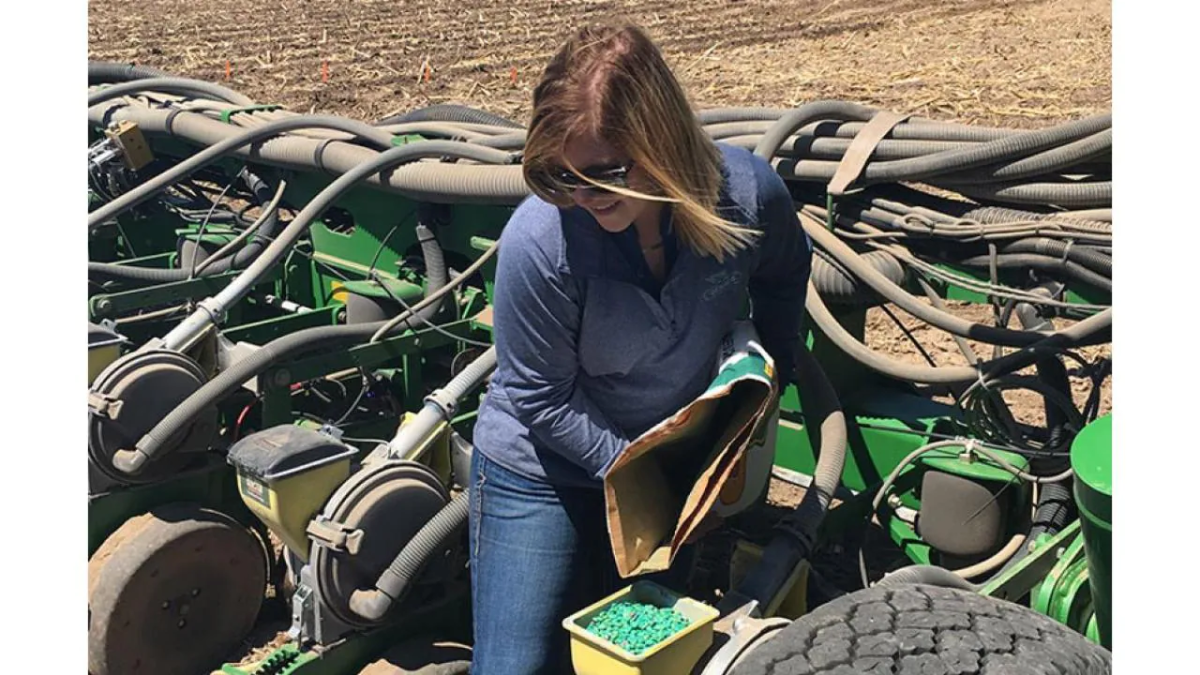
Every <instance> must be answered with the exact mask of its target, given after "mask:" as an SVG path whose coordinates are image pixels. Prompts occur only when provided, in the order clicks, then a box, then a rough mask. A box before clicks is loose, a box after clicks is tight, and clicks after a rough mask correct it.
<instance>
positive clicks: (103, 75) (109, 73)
mask: <svg viewBox="0 0 1200 675" xmlns="http://www.w3.org/2000/svg"><path fill="white" fill-rule="evenodd" d="M151 77H172V75H171V74H170V73H167V72H165V71H162V70H159V69H157V68H150V67H148V66H135V65H132V64H129V63H118V62H116V61H88V86H95V85H97V84H108V83H110V82H129V81H130V80H144V79H147V78H151Z"/></svg>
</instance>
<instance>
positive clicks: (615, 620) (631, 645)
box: [587, 601, 690, 656]
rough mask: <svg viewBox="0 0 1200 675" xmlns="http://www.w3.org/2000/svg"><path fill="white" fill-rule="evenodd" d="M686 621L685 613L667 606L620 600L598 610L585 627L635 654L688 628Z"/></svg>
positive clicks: (593, 633)
mask: <svg viewBox="0 0 1200 675" xmlns="http://www.w3.org/2000/svg"><path fill="white" fill-rule="evenodd" d="M689 623H690V622H689V621H688V619H687V617H685V616H684V615H682V614H680V613H679V612H678V611H677V610H675V609H672V608H670V607H655V606H654V605H647V604H644V603H640V602H628V601H621V602H617V603H613V604H612V605H610V606H608V607H606V608H605V609H604V610H603V611H601V612H600V613H599V614H597V615H596V616H595V618H593V619H592V621H591V623H589V624H588V625H587V630H588V632H589V633H591V634H592V635H595V636H596V637H600V638H603V639H605V640H608V641H609V642H611V643H613V644H615V645H617V646H618V647H620V648H622V649H624V650H625V651H627V652H629V653H630V654H633V655H634V656H638V655H640V654H641V653H642V652H644V651H646V650H647V649H650V648H651V647H653V646H654V645H657V644H658V643H660V642H662V641H663V640H666V639H667V638H669V637H671V636H672V635H674V634H676V633H678V632H679V631H681V630H683V629H684V628H687V627H688V624H689Z"/></svg>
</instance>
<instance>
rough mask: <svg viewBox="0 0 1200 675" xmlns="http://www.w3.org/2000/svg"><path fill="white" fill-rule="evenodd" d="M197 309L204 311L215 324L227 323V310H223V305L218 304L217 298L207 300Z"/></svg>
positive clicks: (199, 304) (198, 305) (197, 306)
mask: <svg viewBox="0 0 1200 675" xmlns="http://www.w3.org/2000/svg"><path fill="white" fill-rule="evenodd" d="M196 309H200V310H204V313H205V314H207V315H208V318H209V319H210V320H211V321H212V322H213V323H214V324H218V325H219V324H221V323H223V322H224V321H225V310H224V309H222V307H221V303H219V302H217V299H216V298H206V299H204V300H202V301H200V302H199V303H198V304H197V305H196Z"/></svg>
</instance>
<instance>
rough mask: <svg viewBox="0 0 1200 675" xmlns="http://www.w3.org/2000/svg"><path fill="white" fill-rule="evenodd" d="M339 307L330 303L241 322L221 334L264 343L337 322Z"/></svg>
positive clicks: (233, 340) (232, 339)
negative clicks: (307, 310)
mask: <svg viewBox="0 0 1200 675" xmlns="http://www.w3.org/2000/svg"><path fill="white" fill-rule="evenodd" d="M340 309H341V308H340V307H338V306H335V305H331V306H329V307H323V308H321V309H315V310H313V311H311V312H301V313H299V314H288V315H286V316H277V317H272V318H270V319H264V320H262V321H256V322H254V323H247V324H243V325H241V326H238V327H237V328H230V329H228V330H225V331H224V332H222V333H221V334H222V335H224V336H225V337H226V338H228V339H229V340H230V341H232V342H250V343H253V344H265V343H267V342H270V341H271V340H274V339H276V338H279V337H282V336H284V335H287V334H289V333H294V332H296V331H298V330H303V329H306V328H316V327H318V326H332V325H334V324H336V323H337V322H336V320H335V317H336V316H337V313H338V311H340Z"/></svg>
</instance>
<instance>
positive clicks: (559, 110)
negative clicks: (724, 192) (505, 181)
mask: <svg viewBox="0 0 1200 675" xmlns="http://www.w3.org/2000/svg"><path fill="white" fill-rule="evenodd" d="M578 133H592V134H595V135H596V136H598V137H599V138H601V139H603V140H605V141H606V142H608V143H610V144H612V145H613V146H615V147H616V148H618V149H620V150H621V151H622V152H624V153H625V154H626V155H628V157H629V158H630V159H631V160H633V162H634V163H635V164H636V166H638V167H640V168H641V170H642V171H644V172H645V173H646V175H647V176H648V177H649V178H650V181H651V182H652V183H653V185H654V189H655V191H656V192H658V194H643V193H640V192H636V191H633V190H629V189H623V188H615V187H606V188H605V189H609V190H611V191H613V192H616V193H619V194H623V195H626V196H630V197H636V198H640V199H649V200H652V201H661V202H668V203H671V204H673V205H674V206H673V209H674V211H673V214H672V215H673V218H674V226H675V229H676V231H677V233H678V235H679V238H680V239H681V240H682V241H683V242H684V243H685V244H686V245H687V246H689V247H691V249H692V250H694V251H695V252H696V253H698V254H700V255H710V256H713V257H715V258H716V259H717V260H724V257H725V255H727V254H731V253H734V252H736V251H737V250H739V249H741V248H744V247H745V246H746V244H748V243H749V241H750V239H751V238H752V237H753V236H754V235H755V234H756V233H755V232H754V231H753V230H750V229H747V228H743V227H741V226H738V225H736V224H734V223H731V222H729V221H726V220H725V219H723V218H721V217H720V216H718V215H717V204H718V201H719V191H720V187H721V154H720V151H719V150H718V149H717V147H716V145H715V144H714V143H713V141H712V140H711V138H710V137H709V136H708V134H707V133H705V131H704V129H703V128H701V126H700V124H699V122H698V121H697V119H696V116H695V113H694V112H693V111H692V108H691V106H690V105H689V103H688V100H687V96H686V95H685V94H684V92H683V88H682V87H681V86H680V85H679V82H678V81H677V80H676V79H675V76H674V74H673V73H672V72H671V69H670V67H669V66H668V65H667V63H666V61H665V60H664V59H663V57H662V54H661V53H660V52H659V50H658V47H657V46H655V44H654V43H653V42H652V41H651V40H650V38H649V37H648V36H647V35H646V34H645V32H643V31H642V30H641V29H640V28H638V27H637V26H635V25H632V24H629V23H620V24H615V25H598V26H589V27H585V28H583V29H581V30H579V31H578V32H577V33H575V34H574V35H573V36H571V37H570V38H569V39H568V40H567V41H566V43H565V44H563V46H562V47H561V48H560V49H559V51H558V53H557V54H555V56H554V58H553V59H551V61H550V63H549V65H547V66H546V69H545V71H544V73H543V74H542V79H541V81H540V82H539V83H538V85H537V87H536V88H535V89H534V92H533V119H532V121H531V122H530V125H529V132H528V134H527V136H526V142H525V157H524V175H525V180H526V182H527V183H529V185H530V188H531V189H532V190H533V192H534V193H535V194H537V195H538V196H539V197H541V198H542V199H545V200H546V201H548V202H551V203H553V204H557V205H560V206H567V205H569V204H570V203H571V200H570V194H567V193H563V192H561V191H558V190H556V189H555V188H554V183H553V181H551V180H549V179H548V178H547V176H548V175H549V172H551V171H553V170H554V169H555V168H556V166H555V162H556V161H557V160H558V158H560V157H562V155H563V149H564V147H565V146H566V144H567V139H568V138H570V137H572V136H573V135H575V134H578ZM568 168H569V170H571V171H573V172H576V173H578V171H577V169H576V168H575V167H568ZM583 178H584V180H588V179H587V178H586V177H583ZM588 182H592V181H590V180H588Z"/></svg>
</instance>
